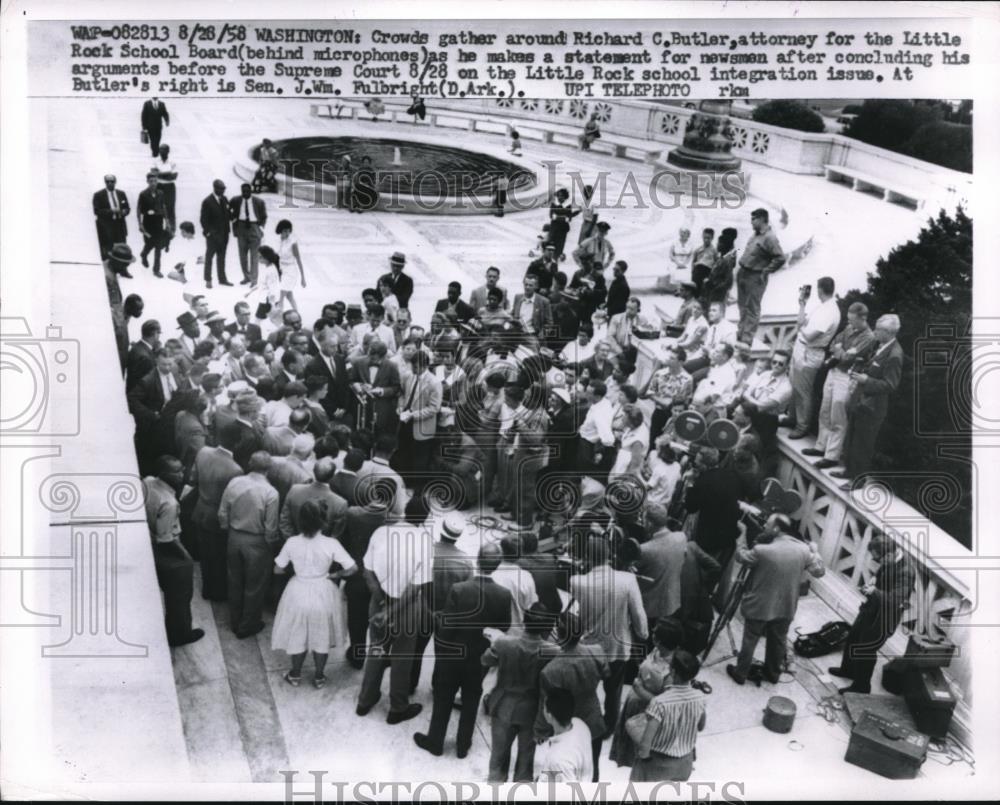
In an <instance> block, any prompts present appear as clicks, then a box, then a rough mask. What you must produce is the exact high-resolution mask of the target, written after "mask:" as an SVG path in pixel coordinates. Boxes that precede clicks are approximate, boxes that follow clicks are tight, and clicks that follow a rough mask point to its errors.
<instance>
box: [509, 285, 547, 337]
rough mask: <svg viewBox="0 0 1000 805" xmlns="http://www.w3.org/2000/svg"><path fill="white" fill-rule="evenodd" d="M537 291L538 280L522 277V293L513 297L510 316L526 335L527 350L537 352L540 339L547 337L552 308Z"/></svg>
mask: <svg viewBox="0 0 1000 805" xmlns="http://www.w3.org/2000/svg"><path fill="white" fill-rule="evenodd" d="M537 291H538V278H537V277H536V276H535V275H534V274H526V275H525V277H524V293H519V294H517V295H516V296H515V297H514V307H513V309H512V310H511V316H512V317H513V319H514V321H517V322H520V323H521V326H522V327H523V328H524V332H525V335H526V343H527V346H528V347H529V349H532V350H534V351H537V350H538V347H539V344H540V343H541V339H544V338H545V337H546V336H547V332H548V329H549V327H550V326H551V324H552V308H551V306H550V305H549V300H548V299H546V298H545V297H544V296H542V295H541V294H540V293H537Z"/></svg>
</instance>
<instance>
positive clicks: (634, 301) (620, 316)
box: [608, 296, 655, 363]
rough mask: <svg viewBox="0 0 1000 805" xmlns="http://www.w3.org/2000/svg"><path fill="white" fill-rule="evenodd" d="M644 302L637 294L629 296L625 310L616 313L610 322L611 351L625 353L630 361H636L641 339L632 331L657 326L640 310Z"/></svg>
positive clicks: (609, 339)
mask: <svg viewBox="0 0 1000 805" xmlns="http://www.w3.org/2000/svg"><path fill="white" fill-rule="evenodd" d="M641 309H642V303H641V302H640V301H639V298H638V297H636V296H632V297H629V299H628V302H626V303H625V310H624V311H623V312H622V313H615V314H614V315H612V316H611V320H610V321H609V322H608V343H610V344H611V351H612V352H613V353H614V354H615V355H622V354H624V355H625V357H626V360H628V362H629V363H635V355H636V352H637V350H638V343H639V339H638V338H636V337H635V336H634V335H633V334H632V331H633V330H635V329H639V330H646V331H648V330H653V329H655V327H654V326H653V325H652V324H651V323H650V322H649V321H648V320H647V319H646V318H645V317H644V316H642V315H641V314H640V313H639V311H640V310H641ZM609 313H610V311H609Z"/></svg>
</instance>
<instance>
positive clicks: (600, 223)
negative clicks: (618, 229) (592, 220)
mask: <svg viewBox="0 0 1000 805" xmlns="http://www.w3.org/2000/svg"><path fill="white" fill-rule="evenodd" d="M597 228H598V229H600V230H601V231H602V232H607V231H608V230H609V229H611V224H609V223H608V222H607V221H598V222H597Z"/></svg>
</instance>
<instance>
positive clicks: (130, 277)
mask: <svg viewBox="0 0 1000 805" xmlns="http://www.w3.org/2000/svg"><path fill="white" fill-rule="evenodd" d="M122 276H123V277H125V279H127V280H134V279H135V277H134V276H133V275H132V274H129V273H128V272H127V271H123V272H122Z"/></svg>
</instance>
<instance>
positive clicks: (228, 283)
mask: <svg viewBox="0 0 1000 805" xmlns="http://www.w3.org/2000/svg"><path fill="white" fill-rule="evenodd" d="M219 285H227V286H229V287H230V288H232V287H233V283H231V282H220V283H219Z"/></svg>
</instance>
